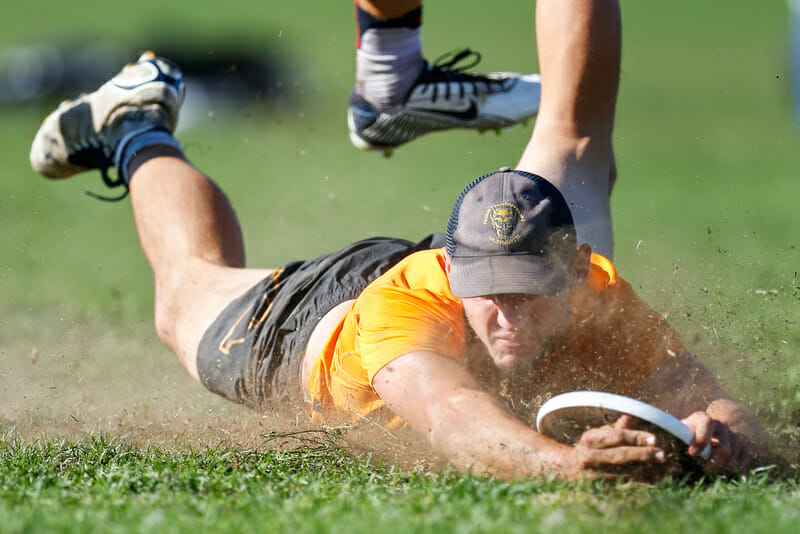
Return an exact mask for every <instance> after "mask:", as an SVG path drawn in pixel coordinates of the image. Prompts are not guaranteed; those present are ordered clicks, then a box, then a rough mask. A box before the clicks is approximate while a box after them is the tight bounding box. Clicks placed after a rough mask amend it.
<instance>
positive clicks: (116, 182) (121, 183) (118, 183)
mask: <svg viewBox="0 0 800 534" xmlns="http://www.w3.org/2000/svg"><path fill="white" fill-rule="evenodd" d="M110 167H111V166H110V165H104V166H102V167H100V176H101V177H102V178H103V183H104V184H106V186H107V187H109V188H111V189H113V188H115V187H124V188H125V191H123V192H122V194H121V195H119V196H116V197H107V196H104V195H98V194H97V193H93V192H92V191H84V193H86V194H87V195H89V196H90V197H92V198H96V199H97V200H102V201H103V202H118V201H120V200H122V199H123V198H125V197H126V196H128V193H130V189H128V184H126V183H125V180H124V179H123V178H122V176H117V177H116V178H111V177H110V176H109V175H108V169H109V168H110Z"/></svg>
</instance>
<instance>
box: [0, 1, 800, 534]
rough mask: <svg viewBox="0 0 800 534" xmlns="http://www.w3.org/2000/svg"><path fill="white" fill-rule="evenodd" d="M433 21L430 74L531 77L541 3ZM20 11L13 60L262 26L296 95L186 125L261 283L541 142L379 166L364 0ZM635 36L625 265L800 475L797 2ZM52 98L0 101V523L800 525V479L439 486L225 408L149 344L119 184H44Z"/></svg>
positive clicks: (713, 12)
mask: <svg viewBox="0 0 800 534" xmlns="http://www.w3.org/2000/svg"><path fill="white" fill-rule="evenodd" d="M73 4H74V3H73ZM430 4H431V5H429V6H427V7H426V10H425V29H424V32H423V39H424V44H425V48H426V50H427V53H428V55H429V58H430V59H434V58H435V57H436V56H437V55H438V54H439V53H440V52H444V51H447V50H450V49H452V48H455V47H459V46H464V45H468V46H471V47H473V48H475V49H478V50H480V51H481V52H482V53H483V57H484V60H483V62H482V63H481V66H480V68H482V69H487V70H489V69H490V70H520V71H529V70H535V65H536V54H535V49H534V47H533V45H532V43H533V30H532V10H533V8H532V5H528V3H527V2H511V1H504V2H500V3H499V4H496V5H495V9H491V10H490V9H487V6H486V4H485V3H484V2H477V1H475V0H467V1H464V2H454V1H441V2H431V3H430ZM15 6H18V7H15ZM15 6H12V5H11V3H10V2H6V3H3V4H2V6H1V7H0V15H1V16H2V18H0V20H3V21H4V22H3V31H2V32H0V50H3V49H5V48H7V47H10V46H13V45H19V44H25V43H30V42H37V41H40V40H44V39H48V38H59V39H68V38H74V37H75V36H94V37H96V38H98V39H100V38H105V39H110V40H112V41H116V42H120V43H125V44H126V45H128V46H131V47H133V48H136V49H141V50H143V49H147V48H149V47H150V46H151V43H150V40H151V37H150V36H151V35H152V34H153V32H155V31H161V32H163V31H164V29H165V28H166V29H167V30H169V31H177V30H178V29H179V30H180V33H181V34H182V35H183V34H196V36H197V39H198V41H199V42H201V43H202V42H204V40H211V38H212V37H214V38H216V37H217V36H219V35H224V36H231V35H240V36H241V35H247V36H248V42H253V41H255V42H257V43H259V44H261V45H263V46H264V47H265V48H266V49H268V50H269V51H271V52H273V53H278V54H280V55H281V56H282V57H285V58H286V60H287V61H288V62H289V64H290V65H291V67H292V70H291V75H288V76H287V77H286V80H285V82H286V85H287V86H288V87H290V93H291V94H292V96H293V99H292V100H291V102H283V103H281V104H279V105H278V104H265V105H262V106H258V107H255V108H248V109H247V110H245V111H243V112H233V111H231V110H229V109H227V108H217V107H216V106H215V103H214V102H211V103H209V104H207V106H206V108H204V110H203V112H202V113H201V114H199V115H197V116H196V117H195V120H194V121H193V122H192V124H191V125H189V126H187V127H186V128H183V129H182V130H181V131H180V133H179V139H180V140H181V141H182V142H183V143H184V145H185V147H186V151H187V154H188V155H189V157H190V158H191V159H192V160H193V161H194V162H195V163H196V164H198V165H199V166H200V167H201V168H202V169H204V170H205V171H206V172H207V173H208V174H209V175H210V176H212V177H214V178H215V179H216V180H217V181H218V182H219V183H220V184H221V185H222V186H223V188H224V189H225V190H226V192H227V193H228V194H229V196H230V198H231V200H232V202H233V204H234V206H235V207H236V209H237V212H238V214H239V216H240V219H241V222H242V226H243V229H244V232H245V239H246V243H247V247H248V254H249V258H248V263H249V264H250V265H251V266H275V265H278V264H279V263H282V262H284V261H287V260H289V259H296V258H305V257H311V256H314V255H316V254H319V253H323V252H327V251H329V250H332V249H334V248H335V247H339V246H341V245H343V244H345V243H348V242H350V241H352V240H355V239H358V238H362V237H366V236H369V235H397V236H403V237H408V238H416V237H421V236H422V235H424V234H427V233H429V232H431V231H439V230H441V229H443V227H444V225H445V223H446V220H447V216H448V214H449V210H450V208H451V205H452V201H453V199H454V197H455V195H456V194H457V193H458V191H460V189H461V188H462V186H463V185H464V184H465V183H466V182H467V181H468V180H469V179H471V178H473V177H475V176H477V175H479V174H482V173H484V172H486V171H489V170H493V169H496V168H498V167H500V166H502V165H513V164H514V163H515V162H516V158H517V157H518V155H519V153H520V151H521V149H522V147H523V146H524V144H525V142H526V141H527V138H528V136H529V134H530V130H529V128H530V127H527V128H522V127H520V128H517V129H515V130H512V131H508V132H504V133H503V135H501V136H500V137H496V136H494V134H491V135H486V136H484V137H479V136H478V135H477V134H475V133H473V132H454V133H449V134H437V135H432V136H430V137H428V138H427V139H425V140H424V141H418V142H416V143H413V144H411V145H409V146H407V147H404V148H403V149H402V150H400V151H398V152H397V153H396V154H395V155H394V156H393V157H392V158H391V159H389V160H384V159H383V158H381V157H380V156H378V155H375V154H363V153H360V152H358V151H356V150H355V149H353V148H352V147H351V146H350V145H349V141H348V140H347V137H346V125H345V120H344V117H345V104H346V98H347V93H348V91H349V88H350V85H351V84H352V79H353V62H354V61H353V40H354V28H353V22H352V12H351V11H352V7H351V3H350V2H331V1H328V0H312V1H309V2H304V3H299V4H293V3H288V2H287V3H269V4H268V5H265V4H264V3H263V2H251V1H243V2H237V3H232V4H230V5H225V9H224V10H221V9H220V4H219V3H218V2H214V3H212V2H207V1H205V0H198V1H196V2H186V1H183V0H179V1H175V2H171V3H169V4H167V5H165V4H164V3H163V2H155V1H152V0H140V1H139V2H137V3H136V5H135V7H128V8H126V10H125V11H124V12H123V11H122V10H121V8H119V7H117V6H116V5H115V4H109V3H100V2H89V1H87V2H83V3H80V5H72V4H68V3H64V2H54V1H44V0H31V1H30V2H27V3H26V4H24V5H23V4H15ZM298 7H299V8H301V9H298ZM307 8H308V9H307ZM305 11H307V13H305ZM623 26H624V38H623V41H624V45H623V47H624V48H623V77H622V85H621V90H620V101H619V107H618V121H617V127H616V134H615V146H616V153H617V163H618V167H619V174H620V178H619V181H618V183H617V186H616V188H615V190H614V193H613V196H612V210H613V215H614V225H615V236H616V257H615V262H616V264H617V267H618V269H619V271H620V272H621V274H622V276H623V277H624V278H626V279H627V280H629V281H630V282H631V283H632V284H633V285H634V287H635V288H636V289H637V291H639V292H640V293H641V294H642V295H643V296H644V297H645V299H646V300H648V301H649V302H651V303H652V304H653V305H655V306H656V307H657V308H658V309H659V310H661V311H663V312H664V313H665V314H667V315H668V318H669V320H670V322H672V324H673V325H674V326H675V327H676V328H678V330H679V331H680V332H681V333H682V335H683V336H684V338H685V340H686V342H687V344H688V345H689V346H690V347H691V348H692V349H693V350H695V351H696V352H697V353H698V354H699V355H701V356H702V357H703V359H704V360H705V361H706V362H708V363H709V365H710V366H711V367H712V368H714V369H715V371H716V372H717V373H718V375H719V377H720V380H721V381H722V382H723V383H724V384H725V385H726V386H727V387H728V388H729V389H730V391H731V392H733V393H734V394H735V395H736V396H737V397H739V398H741V399H742V400H743V401H744V402H745V403H747V404H749V405H750V406H752V407H753V408H754V409H755V410H756V411H757V412H758V414H759V416H760V417H761V419H762V420H763V422H764V424H765V425H766V426H767V428H768V430H769V431H770V432H771V434H772V435H773V436H774V445H775V448H776V450H777V451H779V452H780V453H782V454H783V455H784V457H785V458H786V459H787V463H794V464H797V463H798V457H800V444H798V439H800V426H799V425H800V393H798V385H800V361H799V360H798V355H800V327H799V326H798V322H800V287H799V286H800V277H798V274H797V273H798V272H800V251H799V250H798V247H800V230H799V229H800V215H799V214H798V213H800V212H799V211H798V209H797V206H798V205H800V185H798V180H797V173H798V169H800V151H798V145H799V144H800V136H799V135H798V129H797V125H796V124H795V122H794V120H793V117H792V114H793V109H792V101H791V75H792V72H791V67H790V65H791V62H790V52H789V41H790V38H789V21H788V10H787V6H786V3H785V2H783V1H774V0H773V1H769V2H761V3H754V2H744V1H741V0H736V1H733V2H722V1H721V0H709V1H706V2H690V1H688V0H676V1H674V2H669V3H665V2H657V1H654V0H640V1H638V2H626V3H624V5H623ZM213 53H214V50H213V49H209V50H208V54H213ZM86 89H91V88H90V87H87V88H86ZM54 104H55V103H54V102H49V103H42V104H24V105H13V106H4V107H2V119H1V120H0V143H2V144H0V146H2V149H0V161H2V168H0V531H2V530H5V531H75V530H80V531H103V532H107V531H120V532H123V531H125V532H127V531H176V530H181V531H187V530H192V529H195V530H196V529H197V528H202V527H207V528H210V529H211V530H227V531H255V530H256V529H259V530H261V529H279V530H281V531H292V530H302V531H318V530H320V531H344V530H352V531H390V530H391V531H409V532H411V531H413V532H426V531H441V530H448V531H459V532H475V531H487V530H500V531H509V532H515V531H520V532H523V531H525V532H527V531H530V530H545V529H546V530H548V531H554V532H561V531H563V532H575V531H596V530H597V529H598V528H609V527H613V528H615V529H616V530H619V531H621V532H626V531H631V532H633V531H642V530H652V531H663V532H674V531H678V530H681V531H683V530H688V529H690V528H691V529H695V530H699V531H704V532H719V531H726V532H727V531H730V532H738V531H742V532H747V531H754V530H755V531H775V532H779V531H786V532H789V531H794V530H795V527H796V523H797V520H798V512H797V510H798V492H799V490H800V488H798V484H797V468H796V467H794V468H793V470H792V469H790V471H789V473H790V474H789V477H788V480H785V479H784V480H783V481H782V482H776V481H774V480H768V479H767V478H765V477H764V476H756V477H752V478H750V479H747V480H744V481H733V482H730V481H717V482H715V483H713V484H711V483H710V484H703V485H700V486H687V485H680V484H665V485H663V486H659V487H657V488H642V487H632V486H619V487H613V488H601V487H598V486H594V485H590V484H582V485H565V484H554V483H549V482H520V483H505V482H498V481H492V480H480V479H475V478H471V477H465V476H457V475H453V474H449V473H446V472H445V473H443V474H439V473H440V472H441V470H439V469H436V468H433V467H432V466H431V463H429V462H427V461H426V462H424V463H414V461H413V455H409V454H405V452H407V451H408V450H411V449H412V448H411V447H408V446H405V445H403V444H402V443H400V442H396V441H394V440H393V439H388V440H387V439H383V440H382V442H383V443H382V446H380V447H378V452H377V453H374V454H372V455H369V454H367V453H365V452H364V449H363V448H362V447H360V446H357V445H354V441H353V440H351V438H350V436H349V433H348V432H344V433H341V434H339V433H334V434H333V435H319V434H313V433H312V434H296V435H290V434H293V433H295V432H298V431H300V430H303V429H304V426H303V424H302V422H299V423H298V425H297V426H294V425H289V426H288V427H287V425H286V424H281V423H279V422H278V421H277V420H276V418H275V417H274V416H273V414H255V413H253V412H250V411H247V410H245V409H242V408H240V407H239V406H236V405H231V404H229V403H226V402H224V401H222V400H219V399H216V398H215V397H213V396H212V395H211V394H209V393H207V392H206V391H205V390H204V389H203V388H202V387H201V386H199V385H196V384H194V383H193V381H192V380H191V379H189V378H188V376H187V375H185V374H184V372H183V371H182V370H181V368H180V366H179V365H178V363H177V360H176V359H175V358H174V356H172V355H171V354H170V353H169V352H168V351H167V350H166V349H165V348H163V347H162V346H161V345H160V343H159V342H158V340H157V338H156V335H155V332H154V330H153V328H152V305H153V297H152V280H151V275H150V272H149V268H148V267H147V264H146V262H145V260H144V258H143V255H142V254H141V252H140V250H139V248H138V243H137V239H136V235H135V231H134V228H133V224H132V218H131V216H130V205H129V202H128V201H123V202H121V203H118V204H110V203H104V202H99V201H96V200H94V199H91V198H89V197H88V196H86V195H85V194H84V192H85V191H86V190H90V191H94V192H98V193H103V189H102V185H101V184H100V181H99V180H98V179H97V177H96V176H94V175H92V176H90V175H86V176H82V177H79V178H77V179H73V180H69V181H65V182H63V183H53V182H48V181H46V180H44V179H41V178H40V177H38V176H36V175H35V174H34V173H33V172H32V171H31V170H30V168H29V166H28V162H27V154H28V149H29V146H30V141H31V140H32V137H33V134H34V132H35V131H36V129H37V127H38V124H39V122H40V121H41V119H42V118H43V117H44V116H45V115H46V113H47V112H48V111H49V109H50V107H52V106H53V105H54ZM379 437H382V436H379Z"/></svg>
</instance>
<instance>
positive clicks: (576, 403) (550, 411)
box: [536, 391, 711, 460]
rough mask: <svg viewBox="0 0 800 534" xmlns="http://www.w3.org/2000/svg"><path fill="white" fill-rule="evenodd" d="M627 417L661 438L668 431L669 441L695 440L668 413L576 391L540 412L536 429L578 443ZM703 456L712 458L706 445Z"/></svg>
mask: <svg viewBox="0 0 800 534" xmlns="http://www.w3.org/2000/svg"><path fill="white" fill-rule="evenodd" d="M623 414H628V415H631V416H633V417H635V418H637V419H639V420H640V421H643V422H645V423H649V424H650V425H652V427H655V428H645V430H648V431H653V432H655V433H656V434H657V435H658V434H663V433H664V432H666V433H667V434H668V436H667V438H668V439H669V437H673V438H677V439H678V440H680V441H681V442H682V443H684V444H685V445H686V446H688V445H689V444H690V443H691V442H692V438H693V437H694V433H693V432H692V430H691V429H690V428H689V427H688V426H686V425H685V424H683V422H682V421H681V420H680V419H678V418H677V417H674V416H672V415H670V414H668V413H667V412H665V411H664V410H661V409H659V408H656V407H655V406H652V405H650V404H647V403H646V402H642V401H640V400H636V399H632V398H630V397H626V396H624V395H616V394H614V393H606V392H603V391H573V392H571V393H563V394H561V395H556V396H555V397H553V398H552V399H550V400H548V401H547V402H545V403H544V404H543V405H542V407H541V408H540V409H539V413H538V414H537V415H536V428H537V429H538V431H539V432H541V433H542V434H545V435H546V436H549V437H551V438H553V439H555V440H556V441H560V442H562V443H576V442H577V441H578V439H580V437H581V434H583V433H584V432H585V431H587V430H588V429H590V428H596V427H599V426H603V425H607V424H609V423H613V422H614V421H616V420H617V418H619V416H620V415H623ZM659 437H661V436H660V435H659ZM659 442H660V443H661V442H662V440H659ZM662 446H663V445H662ZM700 456H701V457H702V458H703V459H704V460H707V459H708V458H709V456H711V446H706V448H705V449H704V450H703V452H701V453H700Z"/></svg>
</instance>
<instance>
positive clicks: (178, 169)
mask: <svg viewBox="0 0 800 534" xmlns="http://www.w3.org/2000/svg"><path fill="white" fill-rule="evenodd" d="M183 92H184V85H183V75H182V74H181V72H180V69H179V68H178V66H177V65H175V64H174V63H172V62H171V61H169V60H166V59H164V58H157V57H155V55H154V54H153V53H152V52H145V53H144V54H142V55H141V56H140V57H139V59H138V61H136V62H135V63H131V64H128V65H126V66H125V67H123V68H122V70H121V71H120V72H119V73H118V74H117V75H116V76H114V77H113V78H112V79H111V80H109V81H108V82H106V83H104V84H103V85H101V86H100V87H99V88H98V89H97V90H96V91H94V92H92V93H88V94H84V95H81V96H80V97H78V98H75V99H73V100H68V101H64V102H62V103H61V105H59V106H58V107H57V108H56V109H55V110H54V111H53V112H52V113H50V115H48V116H47V118H45V120H44V121H43V122H42V125H41V127H40V128H39V131H38V132H37V133H36V136H35V137H34V140H33V143H32V145H31V153H30V159H31V166H32V167H33V168H34V170H36V171H38V172H39V173H41V174H43V175H44V176H46V177H48V178H55V179H64V178H69V177H71V176H73V175H76V174H80V173H83V172H86V171H89V170H93V169H97V170H100V172H101V173H102V174H103V177H104V181H105V183H106V184H108V185H110V186H112V187H114V186H123V185H125V186H127V187H128V188H129V190H130V193H131V199H132V205H133V212H134V216H135V220H136V227H137V230H138V232H139V238H140V240H141V244H142V248H143V249H144V252H145V255H146V256H147V259H148V260H149V261H150V265H151V267H152V269H153V273H154V274H155V286H156V299H155V300H156V329H157V330H158V334H159V336H160V337H161V339H162V340H163V341H164V343H165V344H166V345H167V346H169V347H170V348H171V349H172V350H173V351H174V352H175V354H176V355H177V356H178V358H179V359H180V361H181V363H182V364H183V366H184V367H185V368H186V369H187V370H188V371H189V373H190V374H191V375H192V376H194V377H195V378H197V377H198V372H197V347H198V343H199V341H200V339H201V338H202V336H203V334H204V332H205V330H206V329H207V327H208V326H209V325H210V324H211V323H212V322H213V321H214V319H216V317H217V316H218V314H219V313H220V312H221V311H222V310H223V308H224V307H225V306H226V305H227V304H228V303H229V302H231V301H232V300H234V299H235V298H236V297H238V296H239V295H241V294H242V293H244V292H245V291H246V290H247V289H248V288H250V287H251V286H253V285H255V284H256V283H257V282H258V281H259V280H260V279H261V278H263V277H265V276H267V275H268V274H269V273H270V272H271V271H270V270H247V269H244V268H243V266H244V245H243V242H242V235H241V231H240V229H239V224H238V222H237V221H236V216H235V214H234V212H233V209H232V208H231V206H230V204H229V203H228V200H227V199H226V198H225V195H224V194H223V193H222V191H221V190H220V189H219V188H218V187H217V186H216V184H214V183H213V182H212V181H211V180H209V179H208V178H207V177H206V176H204V175H203V174H202V173H200V172H199V171H198V170H197V169H195V168H194V167H193V166H192V165H190V164H189V163H188V162H187V161H186V160H185V159H184V156H183V151H182V150H181V148H180V145H179V144H178V142H177V141H176V140H175V138H174V137H172V135H171V132H173V131H174V130H175V126H176V124H177V121H178V115H179V111H180V107H181V104H182V103H183ZM112 166H113V167H116V170H117V177H118V180H117V181H114V180H112V179H111V178H109V176H108V175H107V174H106V169H108V168H110V167H112Z"/></svg>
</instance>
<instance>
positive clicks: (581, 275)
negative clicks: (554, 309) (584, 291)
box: [572, 243, 592, 291]
mask: <svg viewBox="0 0 800 534" xmlns="http://www.w3.org/2000/svg"><path fill="white" fill-rule="evenodd" d="M591 268H592V247H590V246H589V245H588V244H587V243H584V244H583V245H581V246H580V248H579V249H578V253H577V254H576V255H575V263H573V265H572V290H573V291H575V290H577V289H580V288H581V287H583V284H585V283H586V280H587V279H588V278H589V270H590V269H591Z"/></svg>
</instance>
